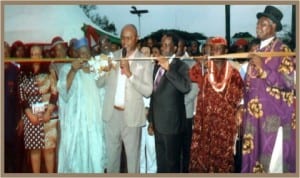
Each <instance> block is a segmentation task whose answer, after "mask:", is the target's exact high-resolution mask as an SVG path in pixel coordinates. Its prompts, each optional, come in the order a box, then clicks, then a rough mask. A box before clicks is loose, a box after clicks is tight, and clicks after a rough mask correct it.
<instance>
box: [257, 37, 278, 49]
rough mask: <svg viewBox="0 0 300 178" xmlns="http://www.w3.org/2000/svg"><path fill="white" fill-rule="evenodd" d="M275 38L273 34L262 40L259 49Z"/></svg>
mask: <svg viewBox="0 0 300 178" xmlns="http://www.w3.org/2000/svg"><path fill="white" fill-rule="evenodd" d="M274 38H275V36H272V37H270V38H268V39H266V40H263V41H261V42H260V47H259V49H262V48H264V47H266V46H267V45H268V44H269V43H270V42H271V41H272V40H273V39H274Z"/></svg>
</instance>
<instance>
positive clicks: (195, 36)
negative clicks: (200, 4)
mask: <svg viewBox="0 0 300 178" xmlns="http://www.w3.org/2000/svg"><path fill="white" fill-rule="evenodd" d="M167 32H171V33H175V34H177V35H178V36H179V37H180V38H182V39H184V40H185V41H186V42H190V41H192V40H199V41H203V40H206V39H207V37H206V36H204V35H203V34H202V33H197V32H195V33H190V32H186V31H181V30H176V29H161V30H158V31H156V32H152V33H151V34H150V35H148V36H145V37H144V38H143V39H141V40H142V41H144V40H145V39H147V38H149V37H150V38H152V39H154V40H155V41H160V40H161V37H162V36H163V35H164V34H165V33H167Z"/></svg>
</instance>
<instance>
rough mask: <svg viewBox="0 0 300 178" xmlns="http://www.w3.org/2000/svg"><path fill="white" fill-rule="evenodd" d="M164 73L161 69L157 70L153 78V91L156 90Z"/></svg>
mask: <svg viewBox="0 0 300 178" xmlns="http://www.w3.org/2000/svg"><path fill="white" fill-rule="evenodd" d="M164 73H165V70H164V69H163V68H161V67H160V68H159V69H158V71H157V74H156V78H155V81H154V90H156V89H157V87H158V84H159V82H160V79H161V77H162V76H163V75H164Z"/></svg>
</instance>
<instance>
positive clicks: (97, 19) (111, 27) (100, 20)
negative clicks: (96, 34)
mask: <svg viewBox="0 0 300 178" xmlns="http://www.w3.org/2000/svg"><path fill="white" fill-rule="evenodd" d="M79 7H80V8H81V9H82V10H83V12H84V14H85V15H86V16H87V17H88V18H89V19H90V20H91V21H92V22H93V23H94V24H95V25H97V26H98V27H100V28H101V29H103V30H105V31H107V32H110V33H113V34H115V35H116V27H115V24H114V23H110V22H109V20H108V18H107V17H106V16H104V17H101V16H100V15H99V14H98V13H95V10H96V9H97V7H96V5H79Z"/></svg>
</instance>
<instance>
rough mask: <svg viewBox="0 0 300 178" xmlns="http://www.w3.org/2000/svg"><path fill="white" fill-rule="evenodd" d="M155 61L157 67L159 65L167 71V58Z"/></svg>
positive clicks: (159, 58) (168, 65)
mask: <svg viewBox="0 0 300 178" xmlns="http://www.w3.org/2000/svg"><path fill="white" fill-rule="evenodd" d="M156 60H157V63H158V65H160V66H161V67H162V68H163V69H165V70H166V71H168V70H169V67H170V64H169V60H168V58H165V57H157V59H156Z"/></svg>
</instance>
